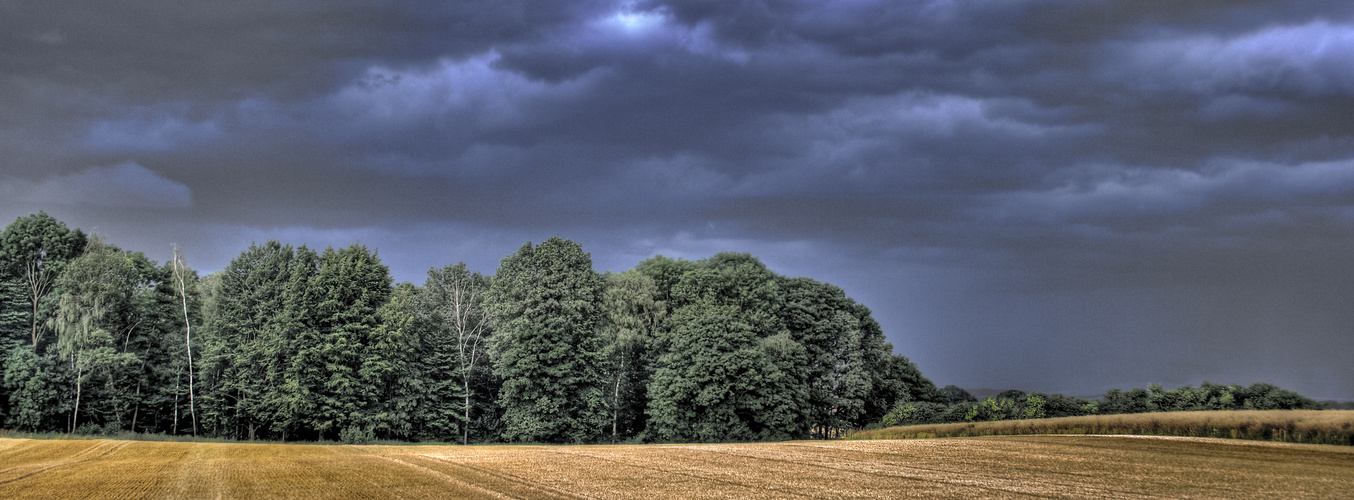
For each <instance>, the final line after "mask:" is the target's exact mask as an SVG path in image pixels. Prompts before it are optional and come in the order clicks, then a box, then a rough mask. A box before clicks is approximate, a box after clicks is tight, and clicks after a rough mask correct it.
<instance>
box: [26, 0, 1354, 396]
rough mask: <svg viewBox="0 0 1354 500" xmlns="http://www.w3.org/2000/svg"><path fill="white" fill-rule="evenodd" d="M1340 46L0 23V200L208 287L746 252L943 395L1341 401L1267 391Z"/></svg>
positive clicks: (874, 7) (1252, 13)
mask: <svg viewBox="0 0 1354 500" xmlns="http://www.w3.org/2000/svg"><path fill="white" fill-rule="evenodd" d="M1351 5H1354V4H1351ZM1352 26H1354V6H1345V5H1333V4H1331V2H1325V1H1320V0H1289V1H1278V0H1248V1H1241V2H1238V1H1199V2H1178V1H1169V0H1095V1H1081V0H1022V1H1012V2H985V1H967V0H958V1H941V0H936V1H924V2H905V3H899V2H888V1H877V0H850V1H845V2H834V3H827V4H825V3H821V2H805V1H790V0H785V1H782V0H755V1H747V2H725V1H704V0H680V1H679V0H671V1H662V0H646V1H633V2H632V1H610V0H599V1H585V2H556V1H525V0H523V1H472V2H450V3H448V2H404V3H400V4H370V3H366V2H348V1H340V2H317V1H306V0H294V1H285V2H255V1H246V2H231V3H227V4H211V5H207V4H200V3H194V2H141V3H138V4H137V5H136V6H114V5H104V4H99V3H92V4H91V3H88V2H70V3H62V2H57V3H40V4H39V3H27V2H10V3H0V54H4V55H3V56H0V96H4V97H3V99H4V106H2V107H0V150H3V151H5V152H6V155H7V156H6V158H4V159H3V160H0V161H2V162H3V165H4V175H5V177H4V178H3V179H0V189H3V190H4V191H3V192H4V194H5V196H4V197H3V201H0V208H3V213H2V214H9V216H18V215H22V214H24V213H27V212H32V211H36V210H41V209H46V210H47V211H48V212H50V213H53V214H54V215H56V216H58V217H61V218H63V219H65V220H67V221H68V222H70V223H72V224H75V225H80V226H85V227H96V226H97V227H98V228H99V230H100V231H101V232H103V233H105V234H107V235H108V236H109V238H110V239H111V240H112V241H114V242H115V243H120V244H124V245H125V246H129V247H133V248H139V249H140V248H144V249H146V250H147V251H148V252H150V253H151V254H152V255H160V254H163V253H164V252H165V251H166V249H167V248H168V246H167V245H168V244H169V243H172V242H179V243H182V244H183V246H184V248H185V250H186V251H188V252H189V257H190V259H193V262H194V263H195V265H197V266H199V267H201V268H202V269H203V270H206V271H210V270H214V269H217V268H220V267H221V266H223V265H224V264H225V262H226V261H228V260H229V258H230V257H232V256H233V255H234V254H235V253H237V252H238V251H239V250H242V249H243V248H244V247H246V246H247V245H248V244H249V242H251V241H257V240H261V239H265V238H279V239H283V240H289V241H290V242H293V243H307V244H311V245H313V246H321V245H331V244H342V243H344V242H346V241H347V240H360V241H362V242H363V243H364V244H367V245H369V246H373V247H376V248H379V249H380V251H381V255H382V257H383V258H384V259H386V260H387V262H388V263H390V264H391V265H392V268H393V270H394V271H395V273H396V275H397V277H398V278H399V279H410V280H415V281H418V280H419V279H421V278H420V277H421V275H422V273H423V272H424V271H425V270H426V268H427V267H431V266H441V265H444V264H447V263H450V262H454V261H457V260H467V261H470V262H472V264H474V265H476V266H478V267H479V268H480V269H481V270H483V271H486V272H489V271H492V267H493V266H494V264H495V263H496V262H497V260H498V258H499V257H501V256H503V255H505V254H507V253H509V252H511V251H513V250H515V249H516V248H517V246H520V244H521V242H522V241H525V240H528V239H534V240H540V239H544V238H547V237H549V236H553V235H557V234H558V235H561V236H565V237H570V238H574V239H577V240H579V241H581V242H583V243H584V245H585V248H586V249H588V250H589V251H591V252H593V255H594V258H595V260H596V261H597V262H598V263H599V264H598V265H599V267H602V268H604V269H611V270H620V269H623V268H625V267H628V266H630V265H633V264H634V263H635V262H637V261H638V260H639V259H642V258H644V257H647V256H649V255H652V254H654V253H663V254H666V255H670V256H681V257H687V258H700V257H702V256H705V255H708V254H709V253H713V252H716V251H720V250H733V251H748V252H752V253H754V254H757V255H761V256H763V257H764V258H765V260H767V262H768V263H770V264H772V267H773V268H774V269H775V270H777V271H778V272H782V273H784V274H790V275H808V276H811V277H815V278H819V279H823V280H826V281H831V282H834V283H836V284H839V285H842V286H844V287H846V289H847V291H848V293H851V294H852V295H853V296H856V297H858V298H860V299H861V300H862V301H864V302H865V303H866V304H868V305H870V306H871V307H873V308H874V309H875V311H876V313H877V315H878V316H879V317H880V319H881V321H882V322H883V324H884V326H885V328H886V329H887V330H888V333H889V335H890V338H891V339H893V340H894V341H895V343H896V344H897V345H898V348H899V350H900V352H902V353H904V354H907V355H909V356H911V357H912V358H913V359H914V360H916V361H918V362H919V363H920V365H921V367H922V369H923V370H924V371H926V373H927V374H928V375H930V376H932V377H934V378H936V379H937V381H938V382H941V383H942V384H943V383H958V384H961V385H969V386H983V385H1001V384H1008V383H1009V384H1014V385H1019V386H1022V387H1024V388H1027V389H1037V388H1048V389H1053V390H1068V391H1081V392H1098V391H1100V390H1103V389H1104V388H1106V387H1108V386H1111V385H1120V386H1122V385H1135V384H1136V385H1144V384H1147V383H1150V382H1153V381H1163V382H1168V383H1171V382H1173V381H1178V383H1190V382H1198V381H1199V380H1200V379H1202V378H1211V379H1215V380H1219V381H1223V382H1231V381H1238V382H1245V381H1250V380H1252V379H1251V378H1247V377H1253V378H1254V379H1270V380H1274V381H1277V382H1280V383H1283V384H1285V385H1292V386H1294V387H1295V388H1298V389H1300V390H1307V391H1308V392H1312V393H1313V394H1314V395H1323V394H1324V395H1330V396H1340V397H1347V398H1354V386H1351V385H1350V382H1349V380H1354V377H1350V376H1349V375H1350V372H1349V371H1348V368H1347V367H1348V366H1350V364H1349V363H1348V360H1340V359H1339V356H1338V355H1335V354H1326V355H1324V357H1321V358H1320V359H1318V360H1317V361H1314V363H1318V365H1319V366H1323V367H1325V370H1326V371H1325V372H1322V371H1320V370H1309V369H1305V368H1301V367H1300V365H1302V366H1306V365H1308V364H1310V363H1304V362H1303V361H1302V360H1303V359H1304V356H1308V354H1306V353H1310V352H1313V351H1314V350H1320V351H1322V352H1324V353H1333V352H1349V350H1348V349H1345V350H1344V351H1340V350H1339V349H1334V348H1338V347H1342V346H1343V347H1351V346H1349V345H1348V344H1349V342H1350V341H1349V340H1348V339H1349V338H1354V336H1349V335H1348V333H1349V331H1348V327H1347V326H1346V325H1347V324H1348V322H1347V321H1346V320H1349V319H1351V318H1350V317H1349V314H1348V313H1347V312H1345V311H1347V310H1348V308H1347V307H1344V306H1338V305H1337V304H1336V303H1335V302H1333V301H1332V300H1331V299H1329V297H1342V296H1348V295H1349V294H1350V293H1351V292H1354V289H1351V288H1350V287H1349V286H1348V285H1346V284H1345V283H1354V276H1352V275H1351V273H1350V272H1349V271H1346V270H1345V268H1347V267H1348V266H1340V265H1339V262H1341V261H1342V259H1346V257H1345V256H1346V255H1348V253H1349V249H1350V242H1351V241H1354V208H1351V206H1352V205H1354V178H1351V176H1350V174H1349V172H1351V171H1354V95H1351V94H1354V92H1352V91H1354V87H1351V84H1350V82H1351V81H1354V73H1351V68H1354V64H1352V63H1354V61H1351V59H1350V56H1349V54H1351V53H1354V34H1352V33H1354V28H1351V27H1352ZM91 166H97V167H93V168H91ZM72 200H77V201H72ZM519 240H521V241H519ZM195 252H196V253H195ZM195 255H196V257H195ZM1286 297H1291V298H1286ZM1278 338H1283V340H1282V341H1276V339H1278ZM1217 346H1223V347H1217ZM1320 346H1328V347H1333V348H1332V349H1323V348H1321V347H1320ZM1203 349H1216V355H1215V356H1214V358H1216V359H1215V361H1209V362H1207V363H1204V362H1197V363H1196V362H1193V361H1191V360H1194V359H1198V358H1200V356H1192V354H1193V353H1195V352H1197V351H1199V350H1203ZM1257 352H1263V353H1266V354H1263V355H1261V354H1256V353H1257ZM1181 353H1188V354H1181ZM1321 363H1324V364H1321ZM1248 367H1249V368H1252V369H1250V370H1249V371H1248ZM1303 370H1306V371H1303ZM1330 373H1338V374H1341V376H1339V377H1334V376H1331V375H1329V374H1330ZM1078 378H1084V379H1085V380H1077V379H1078ZM1236 378H1246V379H1247V380H1236ZM1007 381H1009V382H1007Z"/></svg>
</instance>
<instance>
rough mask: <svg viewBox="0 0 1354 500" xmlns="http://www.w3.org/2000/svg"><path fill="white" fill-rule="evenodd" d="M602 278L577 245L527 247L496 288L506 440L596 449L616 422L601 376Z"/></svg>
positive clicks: (503, 267) (502, 267)
mask: <svg viewBox="0 0 1354 500" xmlns="http://www.w3.org/2000/svg"><path fill="white" fill-rule="evenodd" d="M603 286H604V285H603V282H602V277H601V276H600V275H598V274H597V272H596V271H593V270H592V259H591V257H589V256H588V254H586V253H584V252H583V249H582V247H580V246H579V245H578V244H577V243H574V242H572V241H569V240H564V239H561V238H551V239H549V240H546V241H545V242H544V243H541V244H540V246H537V247H533V246H532V245H531V244H530V243H528V244H526V245H523V246H522V248H521V249H519V250H518V251H517V252H516V253H514V254H513V255H509V256H508V257H505V258H504V259H503V261H502V262H501V263H500V264H499V267H498V272H497V273H496V274H495V276H494V280H493V284H492V286H491V287H490V289H489V292H490V297H489V303H490V304H491V306H490V309H489V310H490V316H491V318H492V320H493V324H494V328H495V335H494V339H493V342H492V344H491V348H492V352H493V355H494V358H495V359H494V373H495V374H496V375H498V376H499V377H501V378H502V380H503V385H502V387H501V389H500V390H499V397H498V400H499V404H500V405H501V406H502V407H503V417H502V418H503V423H504V431H503V439H505V440H508V441H533V442H555V443H559V442H571V443H580V442H593V441H596V440H597V439H598V438H599V437H600V436H601V435H602V432H603V429H604V427H605V425H606V423H607V422H608V420H609V419H608V418H607V417H608V416H609V415H608V413H609V412H608V411H607V410H608V408H607V398H606V396H605V387H606V380H605V378H604V377H603V374H602V372H601V369H600V365H601V359H600V353H601V350H602V342H601V338H600V335H599V334H598V331H599V328H600V327H601V322H602V319H603V311H602V309H601V308H600V307H599V304H600V302H601V298H602V292H603Z"/></svg>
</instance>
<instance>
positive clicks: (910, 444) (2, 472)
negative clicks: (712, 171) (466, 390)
mask: <svg viewBox="0 0 1354 500" xmlns="http://www.w3.org/2000/svg"><path fill="white" fill-rule="evenodd" d="M1351 492H1354V449H1352V448H1349V447H1340V446H1322V445H1294V444H1279V443H1260V442H1249V441H1236V440H1219V439H1202V438H1159V437H1138V436H1000V437H978V438H950V439H917V440H906V441H889V440H878V441H828V442H821V441H798V442H786V443H754V444H716V445H640V446H626V445H621V446H469V447H461V446H339V445H297V444H246V443H176V442H145V441H110V440H70V441H60V440H27V439H0V498H25V497H27V498H80V497H96V498H643V499H650V500H652V499H658V498H788V497H820V498H847V497H871V498H908V497H924V498H936V497H962V498H984V497H986V498H1008V497H1024V496H1031V497H1060V498H1088V497H1114V498H1160V497H1171V498H1300V497H1311V498H1335V497H1347V496H1349V495H1350V494H1351Z"/></svg>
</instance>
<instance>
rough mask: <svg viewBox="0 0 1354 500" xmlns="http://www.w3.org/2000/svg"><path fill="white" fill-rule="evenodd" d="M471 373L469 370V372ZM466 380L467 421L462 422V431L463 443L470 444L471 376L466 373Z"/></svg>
mask: <svg viewBox="0 0 1354 500" xmlns="http://www.w3.org/2000/svg"><path fill="white" fill-rule="evenodd" d="M467 373H469V372H467ZM464 381H465V422H464V423H462V424H461V425H462V427H461V431H462V432H464V434H463V435H462V437H461V445H468V444H470V376H469V375H466V376H465V378H464Z"/></svg>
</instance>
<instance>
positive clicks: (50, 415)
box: [4, 345, 68, 431]
mask: <svg viewBox="0 0 1354 500" xmlns="http://www.w3.org/2000/svg"><path fill="white" fill-rule="evenodd" d="M60 367H61V364H60V362H59V361H58V360H57V359H55V358H54V357H52V356H39V355H38V354H37V353H35V352H33V348H32V346H28V345H20V346H16V347H15V348H14V349H13V350H11V351H10V354H9V359H7V360H5V373H4V377H5V378H4V387H5V392H6V393H7V394H9V414H8V415H7V416H6V418H5V426H6V427H8V428H12V429H23V430H29V431H37V430H40V429H54V428H62V429H64V428H65V422H64V416H63V415H62V414H63V413H64V412H65V411H67V410H68V408H67V406H66V405H65V404H64V402H63V400H62V398H61V395H62V392H64V391H62V386H64V385H65V382H66V377H65V376H64V373H63V372H62V371H61V370H60Z"/></svg>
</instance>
